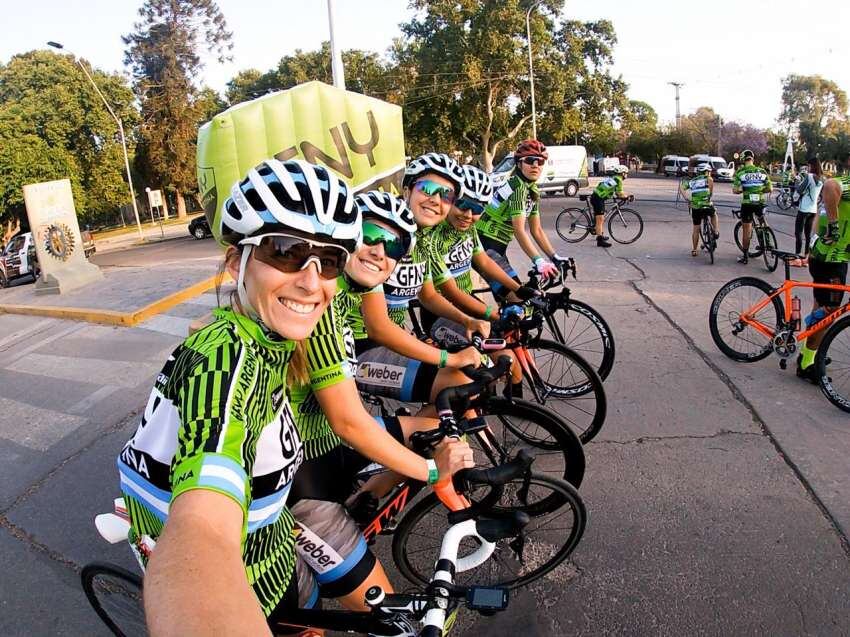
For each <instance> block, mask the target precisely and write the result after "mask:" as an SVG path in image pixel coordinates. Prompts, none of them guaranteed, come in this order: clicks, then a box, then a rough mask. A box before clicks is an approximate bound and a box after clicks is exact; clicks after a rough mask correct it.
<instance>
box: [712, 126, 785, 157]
mask: <svg viewBox="0 0 850 637" xmlns="http://www.w3.org/2000/svg"><path fill="white" fill-rule="evenodd" d="M747 149H749V150H751V151H753V152H754V153H755V155H756V157H759V158H765V159H767V156H768V154H769V153H768V150H769V143H768V137H767V133H766V131H763V130H761V129H759V128H756V127H755V126H752V125H750V124H741V123H739V122H725V123H724V124H723V136H722V146H721V151H722V152H721V154H722V155H723V156H724V157H726V158H727V159H731V158H732V157H733V156H734V154H735V153H740V152H741V151H743V150H747ZM781 154H782V156H784V155H785V143H784V139H783V141H782V152H781ZM781 159H782V157H780V161H781Z"/></svg>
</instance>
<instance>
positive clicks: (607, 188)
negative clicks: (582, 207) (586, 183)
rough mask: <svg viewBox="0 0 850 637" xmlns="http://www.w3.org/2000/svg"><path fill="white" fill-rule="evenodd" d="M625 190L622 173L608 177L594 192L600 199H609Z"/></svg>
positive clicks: (597, 185)
mask: <svg viewBox="0 0 850 637" xmlns="http://www.w3.org/2000/svg"><path fill="white" fill-rule="evenodd" d="M622 192H623V178H622V177H621V176H620V175H611V176H609V177H606V178H605V179H603V180H602V181H600V182H599V183H598V184H596V188H595V189H594V191H593V193H594V194H595V195H596V196H597V197H599V198H600V199H608V198H609V197H613V196H614V195H615V194H620V193H622Z"/></svg>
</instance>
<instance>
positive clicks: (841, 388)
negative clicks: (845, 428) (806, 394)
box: [815, 317, 850, 412]
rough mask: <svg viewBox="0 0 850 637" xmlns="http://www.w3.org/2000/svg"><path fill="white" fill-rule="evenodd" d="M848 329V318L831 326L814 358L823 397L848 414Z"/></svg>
mask: <svg viewBox="0 0 850 637" xmlns="http://www.w3.org/2000/svg"><path fill="white" fill-rule="evenodd" d="M848 328H850V317H845V318H843V319H841V320H840V321H838V322H837V323H835V324H833V325H832V327H830V328H829V330H827V332H826V335H824V337H823V340H822V341H821V343H820V346H819V347H818V353H817V356H815V365H816V366H817V367H816V369H817V372H818V385H820V389H821V391H822V392H823V395H824V396H826V398H827V400H829V402H831V403H832V404H833V405H835V406H836V407H838V408H839V409H841V410H842V411H846V412H850V330H848ZM839 339H840V340H839ZM836 341H838V342H836Z"/></svg>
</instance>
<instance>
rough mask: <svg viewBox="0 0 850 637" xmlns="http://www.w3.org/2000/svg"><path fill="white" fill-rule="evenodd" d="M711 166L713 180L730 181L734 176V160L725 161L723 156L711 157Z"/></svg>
mask: <svg viewBox="0 0 850 637" xmlns="http://www.w3.org/2000/svg"><path fill="white" fill-rule="evenodd" d="M711 167H712V168H713V169H714V181H732V178H733V177H734V176H735V162H731V161H729V162H727V161H726V160H725V159H723V157H712V158H711Z"/></svg>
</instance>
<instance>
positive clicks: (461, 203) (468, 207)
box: [455, 199, 484, 216]
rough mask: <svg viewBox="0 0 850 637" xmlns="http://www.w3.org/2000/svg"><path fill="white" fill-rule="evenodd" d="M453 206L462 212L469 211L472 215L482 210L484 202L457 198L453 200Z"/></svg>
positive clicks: (476, 214) (478, 213)
mask: <svg viewBox="0 0 850 637" xmlns="http://www.w3.org/2000/svg"><path fill="white" fill-rule="evenodd" d="M455 207H456V208H457V209H458V210H462V211H463V212H467V211H469V212H471V213H472V214H473V216H478V215H480V214H481V213H483V212H484V204H482V203H479V202H478V201H475V200H473V199H458V200H457V201H456V202H455Z"/></svg>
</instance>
